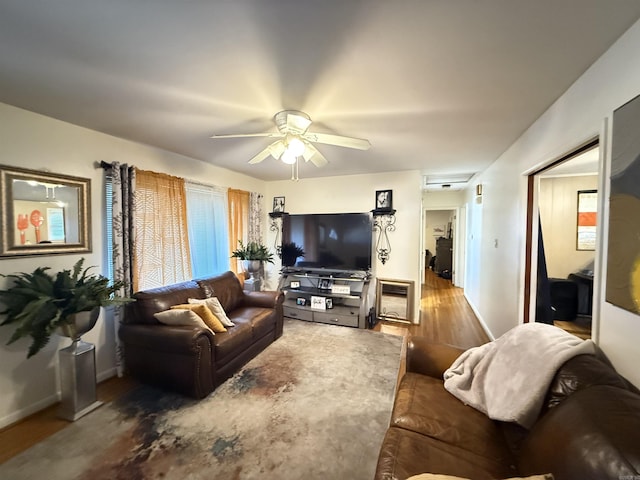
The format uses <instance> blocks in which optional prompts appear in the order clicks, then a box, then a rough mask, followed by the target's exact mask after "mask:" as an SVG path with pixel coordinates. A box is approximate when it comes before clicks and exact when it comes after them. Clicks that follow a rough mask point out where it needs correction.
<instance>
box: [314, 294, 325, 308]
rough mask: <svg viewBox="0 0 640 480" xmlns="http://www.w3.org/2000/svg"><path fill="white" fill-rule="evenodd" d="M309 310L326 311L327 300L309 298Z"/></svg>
mask: <svg viewBox="0 0 640 480" xmlns="http://www.w3.org/2000/svg"><path fill="white" fill-rule="evenodd" d="M311 308H313V309H315V310H326V309H327V299H326V298H325V297H316V296H313V297H311Z"/></svg>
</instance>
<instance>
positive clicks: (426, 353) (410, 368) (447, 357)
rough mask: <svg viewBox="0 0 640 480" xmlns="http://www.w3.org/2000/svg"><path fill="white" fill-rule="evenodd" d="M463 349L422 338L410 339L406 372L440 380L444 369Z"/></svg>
mask: <svg viewBox="0 0 640 480" xmlns="http://www.w3.org/2000/svg"><path fill="white" fill-rule="evenodd" d="M464 351H465V349H464V348H461V347H457V346H455V345H449V344H446V343H431V342H429V341H428V340H427V339H426V338H424V337H410V338H409V342H408V344H407V372H413V373H421V374H422V375H428V376H430V377H434V378H440V379H442V376H443V374H444V372H445V370H446V369H448V368H449V367H450V366H451V364H452V363H453V361H454V360H455V359H456V358H458V357H459V356H460V355H461V354H462V352H464Z"/></svg>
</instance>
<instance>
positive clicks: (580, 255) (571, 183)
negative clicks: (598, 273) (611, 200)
mask: <svg viewBox="0 0 640 480" xmlns="http://www.w3.org/2000/svg"><path fill="white" fill-rule="evenodd" d="M597 188H598V176H597V175H582V176H576V177H553V178H541V179H540V194H539V196H538V198H539V200H538V205H539V208H540V221H541V223H542V234H543V239H544V253H545V258H546V262H547V272H548V275H549V277H550V278H567V276H568V275H569V274H570V273H574V272H577V271H578V270H581V269H582V268H584V267H586V266H587V265H588V264H589V263H590V262H593V260H594V258H595V252H594V251H592V250H577V249H576V240H577V228H578V191H579V190H597Z"/></svg>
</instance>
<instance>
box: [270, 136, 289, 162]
mask: <svg viewBox="0 0 640 480" xmlns="http://www.w3.org/2000/svg"><path fill="white" fill-rule="evenodd" d="M267 148H268V149H269V153H270V154H271V156H272V157H273V158H275V159H276V160H280V157H281V156H282V154H283V153H284V151H285V150H286V149H287V146H286V145H285V144H284V142H283V141H282V140H278V141H277V142H273V143H272V144H271V145H269V146H268V147H267Z"/></svg>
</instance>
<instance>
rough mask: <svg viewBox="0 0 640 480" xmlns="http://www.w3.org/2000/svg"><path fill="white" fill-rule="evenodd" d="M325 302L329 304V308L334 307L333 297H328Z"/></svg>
mask: <svg viewBox="0 0 640 480" xmlns="http://www.w3.org/2000/svg"><path fill="white" fill-rule="evenodd" d="M325 304H326V306H327V309H329V308H333V298H327V300H326V301H325Z"/></svg>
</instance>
